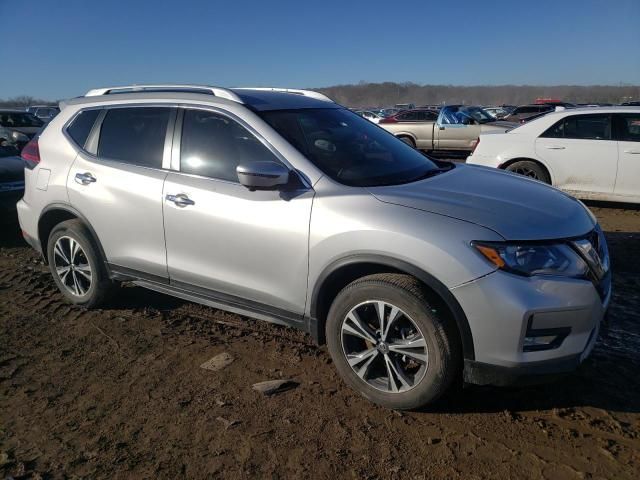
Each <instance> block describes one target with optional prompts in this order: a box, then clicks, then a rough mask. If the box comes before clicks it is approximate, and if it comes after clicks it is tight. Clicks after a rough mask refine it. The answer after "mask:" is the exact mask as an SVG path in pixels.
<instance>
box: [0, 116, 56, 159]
mask: <svg viewBox="0 0 640 480" xmlns="http://www.w3.org/2000/svg"><path fill="white" fill-rule="evenodd" d="M44 124H45V122H43V121H42V120H40V119H39V118H38V117H36V116H35V115H32V114H30V113H28V112H25V111H24V110H8V109H6V110H0V146H13V147H16V148H17V149H21V148H22V147H23V146H25V145H26V144H27V143H28V142H29V140H31V139H32V138H33V136H34V135H35V134H36V133H38V132H39V131H40V129H41V128H42V127H43V126H44Z"/></svg>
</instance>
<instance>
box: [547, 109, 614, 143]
mask: <svg viewBox="0 0 640 480" xmlns="http://www.w3.org/2000/svg"><path fill="white" fill-rule="evenodd" d="M542 137H547V138H574V139H583V140H609V139H610V138H611V121H610V117H609V115H573V116H570V117H566V118H564V119H562V120H560V121H559V122H557V123H556V124H555V125H553V126H552V127H551V128H549V129H548V130H547V131H546V132H544V133H543V134H542Z"/></svg>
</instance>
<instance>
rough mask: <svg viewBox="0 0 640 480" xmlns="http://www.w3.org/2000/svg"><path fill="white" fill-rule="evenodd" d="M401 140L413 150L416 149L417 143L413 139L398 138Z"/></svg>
mask: <svg viewBox="0 0 640 480" xmlns="http://www.w3.org/2000/svg"><path fill="white" fill-rule="evenodd" d="M398 138H399V139H400V140H402V141H403V142H404V143H406V144H407V145H409V146H410V147H411V148H416V143H415V142H414V141H413V138H411V137H398Z"/></svg>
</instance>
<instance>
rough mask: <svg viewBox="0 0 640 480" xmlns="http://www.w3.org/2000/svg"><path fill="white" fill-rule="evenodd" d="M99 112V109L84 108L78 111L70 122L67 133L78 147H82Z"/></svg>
mask: <svg viewBox="0 0 640 480" xmlns="http://www.w3.org/2000/svg"><path fill="white" fill-rule="evenodd" d="M99 113H100V110H85V111H84V112H80V113H79V114H78V116H77V117H76V118H75V119H74V120H73V122H71V125H69V126H68V127H67V133H68V134H69V136H70V137H71V138H72V139H73V141H74V142H76V144H77V145H78V146H79V147H80V148H84V145H85V143H86V142H87V138H88V137H89V133H91V129H92V128H93V124H94V123H95V122H96V118H98V114H99Z"/></svg>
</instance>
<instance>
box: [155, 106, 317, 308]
mask: <svg viewBox="0 0 640 480" xmlns="http://www.w3.org/2000/svg"><path fill="white" fill-rule="evenodd" d="M174 146H175V149H174V152H173V162H174V163H173V165H172V167H173V168H174V169H176V170H179V171H172V172H171V173H169V175H168V176H167V179H166V182H165V187H164V220H165V231H166V239H167V261H168V266H169V275H170V277H171V283H172V284H173V285H174V286H176V287H183V288H189V289H190V290H193V289H194V287H195V288H196V289H201V291H202V293H203V294H204V295H207V296H208V297H212V298H214V299H215V298H220V299H221V301H222V302H223V303H225V304H227V305H234V304H236V305H239V306H240V307H244V308H250V309H252V310H254V311H256V310H257V311H264V312H268V313H274V314H275V315H276V316H286V317H288V318H293V319H295V320H300V319H301V318H302V315H303V313H304V306H305V298H306V288H307V271H308V244H309V243H308V242H309V220H310V215H311V203H312V200H313V194H314V192H313V190H312V189H311V188H303V187H301V188H299V189H294V190H287V191H279V190H262V191H261V190H256V191H249V190H248V189H247V188H246V187H244V186H243V185H241V184H240V183H239V181H238V176H237V173H236V167H237V165H238V164H239V163H241V162H250V161H261V160H262V161H263V160H268V161H275V162H281V159H280V157H279V156H278V155H276V152H275V151H274V150H273V149H272V148H271V147H270V146H269V145H268V144H267V143H266V141H265V140H263V139H261V138H260V137H259V136H258V135H257V134H256V133H255V132H253V131H251V130H250V128H249V127H248V126H247V124H244V123H241V120H240V119H239V118H237V117H233V116H232V115H230V114H229V113H228V112H224V111H222V110H212V109H185V110H182V111H181V112H180V114H179V116H178V120H177V124H176V139H175V141H174Z"/></svg>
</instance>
